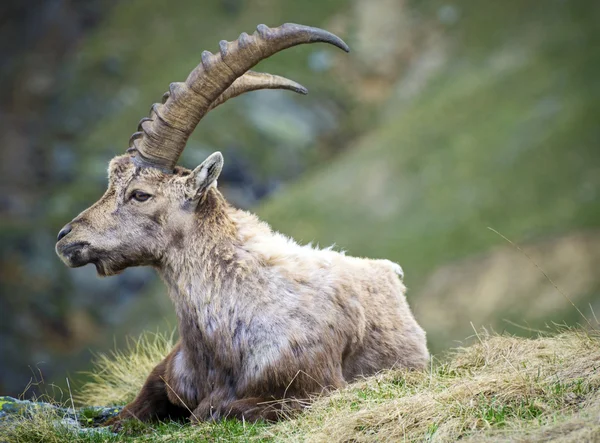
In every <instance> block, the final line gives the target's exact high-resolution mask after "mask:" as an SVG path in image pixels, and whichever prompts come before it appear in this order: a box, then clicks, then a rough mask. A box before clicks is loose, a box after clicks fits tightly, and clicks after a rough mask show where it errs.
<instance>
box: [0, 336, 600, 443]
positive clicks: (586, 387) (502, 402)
mask: <svg viewBox="0 0 600 443" xmlns="http://www.w3.org/2000/svg"><path fill="white" fill-rule="evenodd" d="M477 339H478V342H477V343H476V344H475V345H472V346H470V347H467V348H460V349H457V350H455V351H453V352H452V353H450V354H448V355H446V356H445V357H444V358H443V359H441V360H438V359H435V360H434V361H433V362H432V366H431V369H430V370H429V371H424V372H403V371H388V372H384V373H381V374H380V375H377V376H374V377H370V378H367V379H365V380H364V381H359V382H357V383H355V384H352V385H349V386H348V387H347V388H346V389H343V390H340V391H338V392H334V393H333V394H331V395H330V396H326V397H322V398H320V399H318V400H317V401H316V402H315V403H314V404H313V406H312V407H311V408H310V409H309V410H308V411H306V412H305V413H303V414H301V415H299V416H297V417H295V418H292V419H290V420H288V421H283V422H280V423H277V424H274V425H268V424H264V423H259V424H249V423H242V422H239V421H225V422H222V423H206V424H202V425H199V426H189V425H182V424H179V423H164V424H160V425H145V424H140V423H135V422H132V423H130V425H129V426H127V427H126V429H125V432H126V434H122V435H118V436H117V435H114V434H111V433H110V432H109V431H108V429H107V428H102V427H99V428H89V427H87V426H89V424H88V423H93V422H94V414H93V412H94V411H93V410H91V409H87V410H86V409H83V410H79V415H78V416H76V418H77V420H78V421H80V423H82V424H83V427H81V426H80V425H77V422H76V421H75V420H73V419H70V420H66V419H63V420H62V421H61V420H60V418H59V417H58V414H57V413H56V412H53V411H52V410H48V409H46V408H42V407H40V406H38V408H37V409H34V410H33V412H29V413H26V414H25V415H24V416H20V418H19V416H18V415H17V416H15V415H9V416H8V418H6V417H5V418H4V420H6V421H4V422H3V421H1V420H3V418H1V417H0V424H2V426H0V441H10V442H15V443H16V442H23V443H25V442H34V441H35V442H39V441H43V442H48V443H53V442H57V443H58V442H62V441H72V442H112V441H131V442H150V441H165V442H166V441H198V440H201V441H205V440H206V441H298V442H300V441H302V442H304V441H307V442H308V441H311V442H313V441H314V442H344V441H350V440H351V441H361V442H367V441H436V442H449V441H456V440H457V439H459V438H460V439H463V440H464V441H503V440H508V439H510V440H511V441H542V440H543V441H561V442H584V441H598V440H599V439H600V422H599V421H598V414H599V413H600V391H599V389H600V336H599V335H598V333H597V332H596V331H594V332H590V333H586V332H584V331H577V330H564V331H563V332H562V333H559V334H558V335H555V336H541V337H537V338H535V339H533V338H532V339H524V338H516V337H511V336H497V335H487V334H485V333H484V332H482V333H479V334H478V335H477ZM171 344H172V343H171V341H170V340H169V339H168V338H165V337H160V336H158V337H157V336H154V337H151V336H146V337H145V338H143V339H142V340H141V341H140V342H137V343H136V344H134V345H133V346H132V347H131V348H130V350H129V352H125V353H118V354H117V355H112V356H104V357H101V358H100V359H99V361H98V363H97V367H96V371H95V374H96V376H95V379H94V381H93V382H91V383H90V384H88V385H87V386H86V387H85V388H84V390H83V391H82V392H81V393H80V397H79V398H80V399H81V400H82V401H84V404H88V405H89V404H111V403H117V404H121V403H122V402H123V401H124V400H130V399H132V398H133V396H134V395H135V393H136V392H137V390H138V389H139V388H140V387H141V384H142V382H143V377H142V376H141V374H146V373H147V372H148V371H150V369H151V368H152V366H153V364H155V363H156V362H157V361H159V360H160V358H161V357H162V356H164V355H165V352H166V351H168V348H169V346H170V345H171ZM70 401H71V400H70V399H68V398H67V399H66V405H67V406H70V404H71V403H70ZM0 409H1V408H0Z"/></svg>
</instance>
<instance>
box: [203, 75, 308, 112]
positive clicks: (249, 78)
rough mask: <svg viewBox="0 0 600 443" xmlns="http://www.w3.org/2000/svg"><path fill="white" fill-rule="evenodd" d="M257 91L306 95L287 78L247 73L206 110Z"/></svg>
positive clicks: (304, 89) (297, 84)
mask: <svg viewBox="0 0 600 443" xmlns="http://www.w3.org/2000/svg"><path fill="white" fill-rule="evenodd" d="M259 89H287V90H288V91H294V92H297V93H298V94H302V95H306V94H308V89H306V88H305V87H304V86H302V85H301V84H300V83H296V82H295V81H293V80H290V79H288V78H285V77H280V76H279V75H273V74H267V73H263V72H254V71H248V72H246V73H245V74H244V75H242V76H241V77H239V78H238V79H236V81H234V82H233V83H232V84H231V86H230V87H229V88H227V89H226V90H225V92H223V93H222V94H221V95H219V96H218V97H217V99H216V100H215V101H214V102H212V103H211V105H210V107H209V108H208V110H209V111H212V110H213V109H215V108H216V107H217V106H219V105H222V104H223V103H225V102H226V101H227V100H229V99H230V98H234V97H237V96H238V95H242V94H244V93H245V92H250V91H258V90H259Z"/></svg>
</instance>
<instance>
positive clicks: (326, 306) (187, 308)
mask: <svg viewBox="0 0 600 443" xmlns="http://www.w3.org/2000/svg"><path fill="white" fill-rule="evenodd" d="M313 42H326V43H330V44H333V45H335V46H337V47H339V48H341V49H343V50H344V51H346V52H347V51H349V49H348V46H347V45H346V44H345V43H344V42H343V41H342V40H341V39H340V38H338V37H337V36H335V35H334V34H331V33H329V32H327V31H324V30H322V29H318V28H311V27H307V26H302V25H296V24H285V25H283V26H281V27H278V28H273V29H271V28H268V27H267V26H264V25H260V26H258V27H257V31H256V32H255V33H254V34H253V35H251V36H250V35H248V34H246V33H243V34H241V35H240V37H239V38H238V40H236V41H234V42H226V41H221V42H220V44H219V46H220V51H219V53H217V54H211V53H210V52H207V51H205V52H203V53H202V62H201V63H200V64H199V65H198V66H197V67H196V68H195V69H194V70H193V71H192V72H191V74H190V75H189V76H188V78H187V80H186V81H185V83H172V84H171V86H170V91H169V92H168V93H165V95H164V97H163V102H162V104H155V105H153V107H152V109H151V113H150V117H148V118H144V119H142V120H141V122H140V125H139V127H138V132H136V133H135V134H133V136H132V138H131V140H130V144H129V146H130V147H129V149H128V150H127V153H126V154H125V155H121V156H117V157H115V158H114V159H113V160H112V161H111V162H110V166H109V185H108V190H107V191H106V193H105V194H104V195H103V196H102V198H100V200H98V201H97V202H96V203H95V204H94V205H93V206H91V207H90V208H88V209H86V210H85V211H83V212H82V213H81V214H79V215H78V216H77V217H76V218H75V219H74V220H73V221H71V223H69V224H67V225H66V226H65V227H64V228H63V229H62V230H61V231H60V233H59V234H58V242H57V244H56V251H57V253H58V255H59V256H60V257H61V259H62V260H63V261H64V262H65V263H66V264H67V265H68V266H70V267H79V266H83V265H86V264H88V263H93V264H94V265H95V266H96V269H97V272H98V274H99V275H101V276H107V275H114V274H117V273H119V272H121V271H123V270H124V269H125V268H128V267H130V266H152V267H154V268H155V269H156V271H157V272H158V274H159V275H160V276H161V278H162V279H163V281H164V282H165V283H166V285H167V287H168V289H169V296H170V298H171V300H172V301H173V304H174V305H175V310H176V313H177V317H178V326H179V335H180V339H179V341H178V342H177V344H176V345H175V347H174V348H173V350H172V351H171V353H170V354H169V355H168V356H167V357H166V358H165V359H164V360H163V361H162V362H161V363H160V364H159V365H158V366H156V368H155V369H154V370H153V371H152V373H151V374H150V375H149V377H148V379H147V380H146V382H145V384H144V386H143V387H142V390H141V392H140V393H139V395H138V396H137V398H136V399H135V400H134V401H133V402H131V403H130V404H128V405H127V406H126V407H125V408H124V409H123V411H122V412H121V414H120V415H119V417H118V421H117V425H118V424H119V423H120V422H121V420H124V419H127V418H132V417H133V418H136V419H138V420H142V421H149V420H155V419H165V418H167V417H171V418H174V417H178V418H182V417H183V416H186V417H189V418H190V419H191V420H192V421H194V420H211V419H212V420H214V419H219V418H223V417H237V418H239V419H242V418H243V419H245V420H251V421H253V420H260V419H264V420H269V421H270V420H276V419H278V417H280V415H281V410H282V406H281V404H283V403H287V404H288V405H289V407H290V408H292V409H300V408H301V407H302V405H304V404H306V401H305V400H306V399H310V398H313V397H314V395H316V394H320V393H322V392H326V391H328V390H331V389H336V388H341V387H343V386H345V385H346V384H347V383H348V382H350V381H352V380H355V379H356V378H357V377H361V376H367V375H370V374H373V373H375V372H377V371H380V370H382V369H385V368H392V367H396V368H423V367H425V366H426V365H427V361H428V358H429V354H428V351H427V346H426V340H425V332H424V331H423V329H421V327H420V326H419V325H418V324H417V322H416V320H415V318H414V316H413V315H412V313H411V311H410V308H409V306H408V304H407V302H406V298H405V295H404V294H405V292H406V288H405V286H404V285H403V283H402V279H403V272H402V269H401V267H400V266H399V265H397V264H395V263H392V262H391V261H388V260H371V259H363V258H355V257H349V256H346V255H344V254H343V253H340V252H336V251H334V250H332V249H318V248H313V247H311V246H310V245H308V246H301V245H299V244H298V243H296V242H294V241H293V240H291V239H290V238H287V237H285V236H283V235H282V234H279V233H277V232H274V231H272V230H271V228H270V227H269V226H268V225H267V224H265V223H263V222H261V221H259V220H258V218H257V217H256V216H255V215H253V214H251V213H248V212H245V211H242V210H239V209H235V208H233V207H231V206H230V205H229V204H228V203H227V202H226V201H225V199H224V198H223V196H222V194H221V193H220V192H219V190H218V189H217V178H218V177H219V173H220V172H221V168H222V166H223V157H222V156H221V154H220V153H219V152H216V153H214V154H212V155H210V156H209V157H208V158H207V159H206V160H205V161H204V162H203V163H202V164H201V165H200V166H198V167H197V168H196V169H194V170H193V171H190V170H188V169H184V168H181V167H179V166H176V163H177V161H178V159H179V156H180V155H181V153H182V151H183V149H184V148H185V145H186V142H187V139H188V137H189V136H190V135H191V133H192V131H193V130H194V128H195V127H196V125H197V124H198V122H199V121H200V119H201V118H202V117H203V116H204V115H205V114H206V113H207V112H208V111H210V110H211V109H213V108H215V107H216V106H218V105H219V104H221V103H223V102H225V101H226V100H228V99H229V98H232V97H235V96H237V95H240V94H242V93H244V92H246V91H251V90H257V89H265V88H270V89H276V88H280V89H288V90H293V91H296V92H300V93H306V90H305V89H304V88H303V87H302V86H301V85H299V84H297V83H295V82H293V81H291V80H288V79H286V78H283V77H278V76H274V75H270V74H264V73H256V72H252V71H249V69H250V68H252V67H253V66H254V65H256V64H257V63H258V62H259V61H261V60H263V59H266V58H267V57H270V56H271V55H273V54H275V53H277V52H279V51H281V50H283V49H286V48H289V47H292V46H295V45H299V44H302V43H313ZM357 235H359V234H358V233H357Z"/></svg>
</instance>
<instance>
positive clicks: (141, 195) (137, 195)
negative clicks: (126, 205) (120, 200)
mask: <svg viewBox="0 0 600 443" xmlns="http://www.w3.org/2000/svg"><path fill="white" fill-rule="evenodd" d="M150 197H152V196H151V195H150V194H146V193H145V192H142V191H133V193H132V194H131V198H132V199H134V200H136V201H139V202H145V201H146V200H148V199H149V198H150Z"/></svg>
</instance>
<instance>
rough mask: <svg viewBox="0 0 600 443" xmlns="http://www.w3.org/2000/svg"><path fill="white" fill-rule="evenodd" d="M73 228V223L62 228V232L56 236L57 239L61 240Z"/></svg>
mask: <svg viewBox="0 0 600 443" xmlns="http://www.w3.org/2000/svg"><path fill="white" fill-rule="evenodd" d="M72 229H73V227H72V226H71V224H68V225H66V226H65V227H64V228H62V229H61V230H60V232H59V233H58V237H57V238H56V241H60V240H61V239H62V238H63V237H65V236H66V235H67V234H68V233H69V232H71V230H72Z"/></svg>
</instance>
